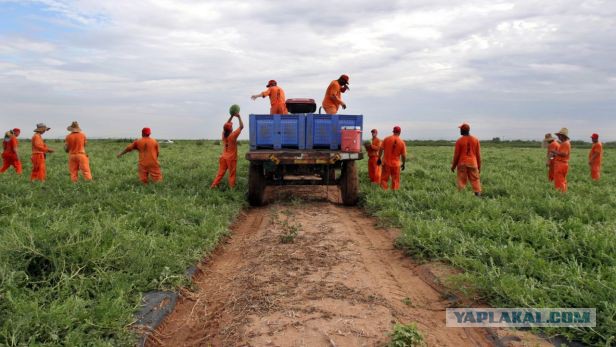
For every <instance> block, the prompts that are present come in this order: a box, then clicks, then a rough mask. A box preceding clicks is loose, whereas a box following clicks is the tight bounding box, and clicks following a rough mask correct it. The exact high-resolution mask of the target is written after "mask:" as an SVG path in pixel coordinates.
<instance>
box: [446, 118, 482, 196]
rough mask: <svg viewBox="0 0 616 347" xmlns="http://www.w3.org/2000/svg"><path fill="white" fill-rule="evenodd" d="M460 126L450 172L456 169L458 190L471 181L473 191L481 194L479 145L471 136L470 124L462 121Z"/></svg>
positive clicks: (478, 194)
mask: <svg viewBox="0 0 616 347" xmlns="http://www.w3.org/2000/svg"><path fill="white" fill-rule="evenodd" d="M458 128H460V135H461V137H460V138H459V139H458V141H456V146H455V151H454V154H453V161H452V162H451V172H455V171H456V169H457V170H458V179H457V184H458V190H463V189H464V188H466V185H467V184H468V182H469V181H470V182H471V186H472V187H473V192H474V193H475V195H476V196H481V180H480V177H479V176H480V174H481V145H480V144H479V140H478V139H477V138H476V137H475V136H471V134H470V131H471V126H470V125H469V124H467V123H463V124H462V125H460V126H459V127H458Z"/></svg>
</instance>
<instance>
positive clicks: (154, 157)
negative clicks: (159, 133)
mask: <svg viewBox="0 0 616 347" xmlns="http://www.w3.org/2000/svg"><path fill="white" fill-rule="evenodd" d="M126 150H127V151H129V152H130V151H132V150H138V151H139V165H142V166H158V165H159V164H158V154H159V148H158V142H156V140H154V139H153V138H150V137H145V136H144V137H142V138H140V139H139V140H137V141H135V142H133V143H131V144H130V145H128V146H127V147H126Z"/></svg>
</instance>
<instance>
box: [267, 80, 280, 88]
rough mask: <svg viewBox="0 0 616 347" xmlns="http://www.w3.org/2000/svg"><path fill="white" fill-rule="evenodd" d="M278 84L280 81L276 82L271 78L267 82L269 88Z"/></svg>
mask: <svg viewBox="0 0 616 347" xmlns="http://www.w3.org/2000/svg"><path fill="white" fill-rule="evenodd" d="M276 85H278V82H276V81H275V80H269V82H267V85H266V86H265V87H267V88H269V87H271V86H276Z"/></svg>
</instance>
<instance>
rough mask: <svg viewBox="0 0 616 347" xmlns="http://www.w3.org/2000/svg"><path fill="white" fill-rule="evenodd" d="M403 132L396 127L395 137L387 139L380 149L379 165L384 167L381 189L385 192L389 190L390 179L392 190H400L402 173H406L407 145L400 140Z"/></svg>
mask: <svg viewBox="0 0 616 347" xmlns="http://www.w3.org/2000/svg"><path fill="white" fill-rule="evenodd" d="M401 132H402V130H401V129H400V127H399V126H395V127H394V130H393V135H390V136H388V137H386V138H385V139H384V140H383V142H382V143H381V148H380V149H379V158H378V159H377V165H382V169H381V188H383V189H385V190H387V189H388V185H389V178H390V177H391V189H392V190H398V189H400V171H404V169H405V166H406V144H405V143H404V141H402V139H401V138H400V133H401ZM381 158H382V159H381ZM400 159H402V164H400Z"/></svg>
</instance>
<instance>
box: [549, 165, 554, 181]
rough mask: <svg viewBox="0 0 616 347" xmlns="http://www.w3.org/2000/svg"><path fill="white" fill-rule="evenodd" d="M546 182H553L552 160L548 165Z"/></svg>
mask: <svg viewBox="0 0 616 347" xmlns="http://www.w3.org/2000/svg"><path fill="white" fill-rule="evenodd" d="M548 180H549V181H550V182H553V181H554V160H550V163H549V164H548Z"/></svg>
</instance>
